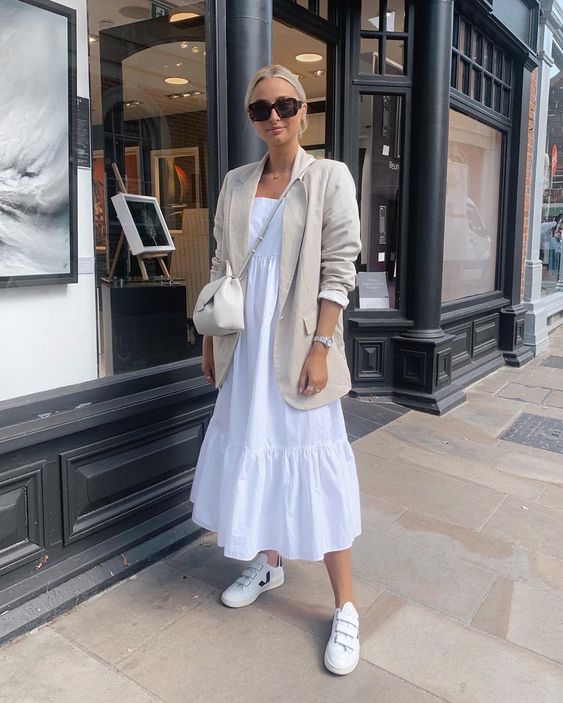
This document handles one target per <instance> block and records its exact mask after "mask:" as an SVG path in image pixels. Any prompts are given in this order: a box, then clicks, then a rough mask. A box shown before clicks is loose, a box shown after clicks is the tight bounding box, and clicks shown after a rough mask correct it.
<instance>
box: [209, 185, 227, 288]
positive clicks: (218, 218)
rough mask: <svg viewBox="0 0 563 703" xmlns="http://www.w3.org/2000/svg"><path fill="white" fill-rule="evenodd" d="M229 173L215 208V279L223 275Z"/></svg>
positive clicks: (213, 267)
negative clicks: (226, 194) (226, 195)
mask: <svg viewBox="0 0 563 703" xmlns="http://www.w3.org/2000/svg"><path fill="white" fill-rule="evenodd" d="M228 177H229V174H228V173H227V175H226V176H225V178H224V179H223V185H222V186H221V191H220V192H219V197H218V198H217V209H216V210H215V222H214V225H213V237H214V239H215V243H216V246H215V255H214V256H213V257H212V259H211V270H210V272H209V280H210V281H215V280H216V279H217V278H219V276H221V275H222V271H221V269H222V264H223V228H224V222H225V192H226V190H227V179H228Z"/></svg>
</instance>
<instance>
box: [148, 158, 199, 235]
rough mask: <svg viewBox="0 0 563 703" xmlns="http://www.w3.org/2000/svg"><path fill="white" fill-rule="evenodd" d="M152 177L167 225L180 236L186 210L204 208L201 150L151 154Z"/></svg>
mask: <svg viewBox="0 0 563 703" xmlns="http://www.w3.org/2000/svg"><path fill="white" fill-rule="evenodd" d="M151 175H152V182H153V188H154V195H155V197H156V198H157V200H158V202H159V203H160V206H161V208H162V212H163V213H164V219H165V220H166V224H167V225H168V228H169V229H170V231H171V232H173V233H180V232H181V231H182V218H183V211H184V210H186V209H191V208H199V207H201V184H200V172H199V149H198V147H188V148H185V149H157V150H154V151H151Z"/></svg>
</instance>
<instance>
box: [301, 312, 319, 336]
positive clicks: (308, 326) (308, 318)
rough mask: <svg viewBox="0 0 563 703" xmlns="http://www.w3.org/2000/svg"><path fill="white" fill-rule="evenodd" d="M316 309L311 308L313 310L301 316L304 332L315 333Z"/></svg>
mask: <svg viewBox="0 0 563 703" xmlns="http://www.w3.org/2000/svg"><path fill="white" fill-rule="evenodd" d="M317 320H318V311H317V310H313V312H310V313H308V314H307V315H305V317H304V318H303V322H304V324H305V332H306V333H307V334H315V332H316V329H317Z"/></svg>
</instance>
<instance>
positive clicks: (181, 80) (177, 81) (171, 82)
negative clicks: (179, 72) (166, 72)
mask: <svg viewBox="0 0 563 703" xmlns="http://www.w3.org/2000/svg"><path fill="white" fill-rule="evenodd" d="M164 82H165V83H168V84H169V85H187V84H188V83H189V82H190V81H189V80H188V79H187V78H177V77H175V76H169V77H168V78H165V79H164Z"/></svg>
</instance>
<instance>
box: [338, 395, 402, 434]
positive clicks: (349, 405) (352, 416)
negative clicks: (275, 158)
mask: <svg viewBox="0 0 563 703" xmlns="http://www.w3.org/2000/svg"><path fill="white" fill-rule="evenodd" d="M341 404H342V410H343V412H344V421H345V423H346V430H347V431H348V435H349V437H350V436H351V437H353V438H354V440H355V439H358V438H360V437H364V436H365V435H367V434H369V433H370V432H373V431H374V430H376V429H377V428H378V427H383V426H384V425H386V424H388V423H389V422H392V421H393V420H396V419H397V418H398V417H401V415H404V414H405V413H406V412H408V410H407V409H406V408H403V407H401V406H400V405H397V404H396V403H392V402H389V401H386V402H379V401H373V402H367V401H363V400H358V399H356V398H349V397H346V398H342V400H341ZM354 440H353V441H354Z"/></svg>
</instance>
